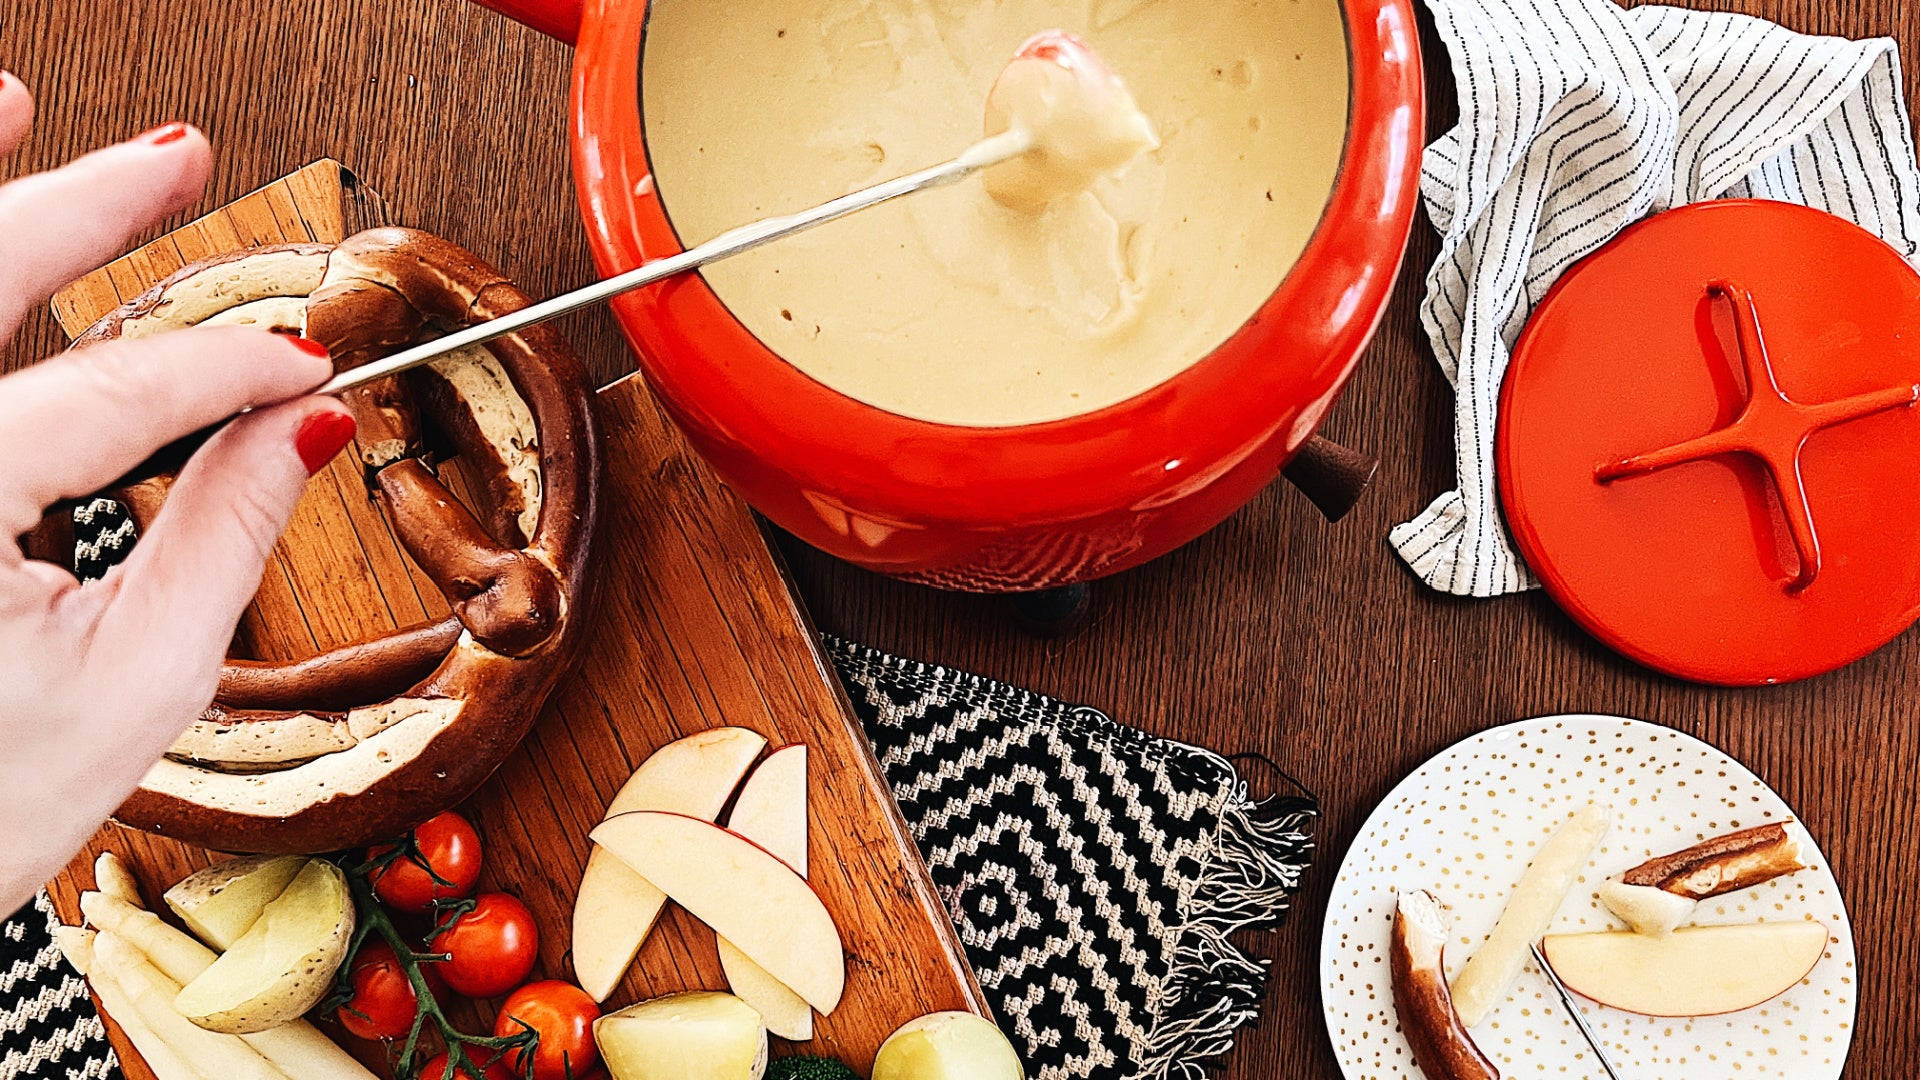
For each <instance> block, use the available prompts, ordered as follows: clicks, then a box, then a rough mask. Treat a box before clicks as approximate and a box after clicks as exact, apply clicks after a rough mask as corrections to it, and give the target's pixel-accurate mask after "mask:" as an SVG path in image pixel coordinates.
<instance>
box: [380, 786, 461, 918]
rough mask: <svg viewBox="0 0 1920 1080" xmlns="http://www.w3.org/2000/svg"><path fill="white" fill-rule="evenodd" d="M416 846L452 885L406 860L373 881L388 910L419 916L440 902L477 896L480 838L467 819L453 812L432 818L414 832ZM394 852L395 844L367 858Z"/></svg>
mask: <svg viewBox="0 0 1920 1080" xmlns="http://www.w3.org/2000/svg"><path fill="white" fill-rule="evenodd" d="M413 842H414V843H415V844H416V845H418V846H419V848H420V855H421V857H423V858H425V859H426V860H427V865H428V866H431V867H433V872H434V873H435V874H438V875H439V876H440V878H441V879H442V880H444V881H449V882H452V885H442V884H440V883H439V882H437V881H435V880H433V878H432V876H430V875H429V874H428V873H427V872H426V871H425V870H423V869H421V867H420V864H419V863H416V862H414V861H413V860H412V859H410V858H407V857H405V856H402V857H400V858H398V859H395V860H394V861H393V862H392V863H390V864H388V865H387V867H386V868H385V869H383V870H381V871H380V872H379V873H378V874H376V875H374V878H373V891H374V892H375V893H378V894H379V896H380V899H382V900H384V901H386V904H387V906H388V907H390V908H393V909H394V910H396V911H410V912H413V913H415V914H418V913H419V912H422V911H425V910H427V909H428V908H429V907H431V906H432V905H433V902H434V901H435V900H436V899H439V900H455V899H458V898H460V897H462V896H466V895H468V894H469V893H471V892H473V883H474V882H475V881H477V880H479V877H480V834H479V833H477V832H474V831H473V826H472V825H470V824H468V823H467V819H466V818H463V817H461V816H460V815H459V814H456V813H454V812H453V811H451V810H449V811H447V812H446V813H443V814H439V815H437V816H435V817H432V818H430V819H428V820H427V822H426V824H424V825H421V826H420V827H419V828H417V829H415V830H413ZM392 850H393V845H392V844H380V845H377V846H375V847H372V848H369V849H368V850H367V858H369V859H377V858H379V857H380V856H382V855H384V854H386V853H387V852H389V851H392Z"/></svg>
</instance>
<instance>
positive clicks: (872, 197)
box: [314, 129, 1033, 394]
mask: <svg viewBox="0 0 1920 1080" xmlns="http://www.w3.org/2000/svg"><path fill="white" fill-rule="evenodd" d="M1031 149H1033V139H1032V136H1030V135H1029V134H1028V133H1027V132H1025V131H1020V130H1017V129H1016V130H1012V131H1007V132H1003V133H1001V134H999V135H995V136H992V137H991V138H987V139H983V140H981V141H980V142H978V143H975V144H974V145H973V146H972V147H970V148H968V149H967V151H966V152H965V153H963V154H961V155H960V156H959V157H957V158H954V159H953V160H951V161H947V162H943V163H942V164H939V165H935V166H932V167H931V168H927V169H922V170H920V171H919V172H916V173H910V174H908V175H906V176H901V177H897V178H895V179H892V180H888V181H885V182H883V183H879V184H875V185H874V186H872V187H869V188H863V189H862V190H860V191H856V192H853V193H851V194H848V195H842V196H840V197H839V198H837V199H833V200H831V201H829V202H825V203H821V204H820V205H819V206H816V207H813V208H812V209H810V210H802V211H800V212H799V213H797V214H787V215H783V216H779V217H770V218H765V219H763V220H760V221H756V222H752V223H750V224H747V225H742V226H740V227H739V228H736V229H731V230H729V231H727V232H724V233H721V234H720V235H719V236H716V237H714V238H713V239H711V240H709V241H707V242H706V243H704V244H700V245H697V246H695V247H692V248H689V249H688V250H686V251H683V252H681V253H680V254H678V255H671V256H668V257H667V258H664V259H655V260H654V261H652V262H649V263H646V264H644V265H642V266H638V267H635V268H634V269H632V270H628V271H627V272H625V273H622V274H616V275H614V276H613V277H610V278H607V279H606V280H604V281H598V282H595V283H593V284H592V285H588V286H586V287H585V288H581V289H576V290H574V291H573V292H570V293H565V294H563V295H560V296H556V297H553V298H552V299H550V300H543V301H541V302H540V303H538V304H534V305H532V306H531V307H527V308H522V309H521V310H519V311H516V312H514V313H513V314H511V315H507V316H505V317H502V318H498V319H493V320H490V321H488V322H483V323H476V324H474V325H473V326H469V327H466V328H464V329H461V330H458V331H456V332H454V333H451V334H448V335H446V336H445V337H440V338H435V339H434V340H432V341H428V342H424V343H422V344H419V345H415V346H413V347H411V348H408V349H403V350H401V351H400V352H397V353H394V354H393V355H391V356H387V357H383V358H381V359H379V360H375V361H373V362H371V363H368V364H363V365H361V366H359V367H357V368H353V369H350V370H348V371H343V372H341V373H339V374H338V375H335V376H334V377H333V378H332V379H330V380H328V381H327V382H326V383H325V384H324V385H322V386H321V387H320V388H319V389H318V390H316V391H314V392H315V393H317V394H338V393H340V392H341V391H343V390H350V389H352V388H353V387H356V386H362V385H365V384H366V383H370V382H374V381H376V380H379V379H384V378H388V377H391V376H394V375H398V374H400V373H401V372H403V371H409V370H412V369H413V368H417V367H419V366H421V365H422V364H426V363H429V362H431V361H433V360H436V359H439V358H440V357H442V356H445V355H447V354H448V353H451V352H456V351H458V350H460V349H465V348H469V347H471V346H474V345H482V344H485V343H486V342H489V341H492V340H493V339H495V338H499V337H505V336H506V335H508V334H511V333H514V332H515V331H518V330H524V329H526V328H527V327H529V326H533V325H535V324H537V323H543V322H546V321H547V320H549V319H555V318H559V317H560V316H562V315H567V314H570V313H572V312H575V311H578V310H580V309H581V308H585V307H591V306H593V305H595V304H599V303H603V302H605V301H607V300H610V299H612V298H613V297H616V296H619V295H621V294H622V293H628V292H632V291H633V290H635V289H639V288H644V287H646V286H648V285H651V284H653V283H655V282H657V281H661V280H664V279H666V278H669V277H673V276H674V275H676V274H684V273H686V272H688V271H690V270H697V269H699V268H700V267H702V266H705V265H707V264H708V263H710V262H714V261H716V260H719V259H725V258H728V257H729V256H733V255H739V254H741V253H742V252H747V251H752V250H753V249H754V248H757V247H760V246H762V245H765V244H770V243H772V242H774V241H776V240H780V239H783V238H785V237H789V236H792V235H794V234H796V233H801V232H805V231H807V230H808V229H811V228H814V227H815V226H818V225H824V224H826V223H827V222H829V221H834V220H837V219H839V218H843V217H846V216H847V215H848V214H854V213H858V212H860V211H862V210H866V209H868V208H870V207H874V206H879V205H880V204H881V203H886V202H892V201H893V200H894V199H898V198H900V197H902V196H905V195H912V194H915V193H917V192H921V191H926V190H928V189H930V188H937V187H945V186H947V185H949V184H953V183H957V182H958V181H960V180H963V179H965V178H966V177H969V176H971V175H973V174H974V173H976V172H979V171H980V170H981V169H985V168H989V167H991V166H994V165H998V164H1000V163H1002V162H1005V161H1009V160H1011V159H1013V158H1016V157H1019V156H1020V155H1021V154H1024V153H1027V152H1028V151H1029V150H1031Z"/></svg>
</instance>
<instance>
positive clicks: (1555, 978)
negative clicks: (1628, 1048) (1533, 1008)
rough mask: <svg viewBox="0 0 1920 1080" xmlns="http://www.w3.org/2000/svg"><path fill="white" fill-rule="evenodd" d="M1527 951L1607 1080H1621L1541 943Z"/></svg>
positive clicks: (1536, 943) (1535, 943)
mask: <svg viewBox="0 0 1920 1080" xmlns="http://www.w3.org/2000/svg"><path fill="white" fill-rule="evenodd" d="M1527 950H1528V951H1529V952H1531V953H1533V962H1534V963H1535V964H1538V965H1539V966H1540V973H1541V974H1542V975H1545V976H1546V977H1547V981H1548V982H1550V983H1552V984H1553V990H1554V993H1556V994H1559V995H1560V1004H1562V1005H1565V1006H1566V1007H1567V1015H1569V1016H1571V1017H1573V1026H1574V1027H1577V1028H1579V1029H1580V1037H1581V1038H1583V1039H1585V1040H1587V1045H1588V1046H1591V1047H1593V1056H1595V1057H1597V1058H1599V1059H1600V1067H1601V1068H1602V1069H1605V1070H1606V1071H1607V1080H1620V1074H1619V1073H1617V1072H1615V1071H1614V1069H1613V1062H1611V1061H1608V1060H1607V1052H1606V1051H1605V1050H1602V1049H1601V1048H1600V1040H1599V1039H1596V1038H1594V1037H1593V1029H1592V1028H1589V1027H1588V1026H1587V1018H1586V1017H1585V1016H1582V1015H1581V1014H1580V1006H1578V1005H1576V1004H1574V1002H1573V994H1571V993H1570V992H1568V990H1567V984H1566V983H1563V982H1561V981H1560V975H1559V973H1558V972H1556V971H1554V970H1553V965H1552V964H1549V963H1547V956H1546V954H1545V953H1543V952H1541V951H1540V943H1539V942H1537V941H1536V942H1534V943H1532V944H1530V945H1528V946H1527Z"/></svg>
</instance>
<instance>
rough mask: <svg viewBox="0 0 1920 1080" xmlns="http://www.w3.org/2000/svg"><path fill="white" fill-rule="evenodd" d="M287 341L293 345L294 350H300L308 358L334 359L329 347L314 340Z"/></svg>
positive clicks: (290, 338)
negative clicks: (328, 349)
mask: <svg viewBox="0 0 1920 1080" xmlns="http://www.w3.org/2000/svg"><path fill="white" fill-rule="evenodd" d="M287 340H288V341H291V342H292V343H293V347H294V348H296V349H299V350H300V351H301V352H303V353H306V354H307V355H308V356H317V357H319V358H320V359H322V360H331V359H333V354H332V353H330V352H328V351H327V347H326V346H325V345H322V344H320V343H319V342H317V341H315V340H313V339H312V338H307V337H289V338H288V339H287Z"/></svg>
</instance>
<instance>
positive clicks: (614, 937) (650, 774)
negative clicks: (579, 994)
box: [573, 727, 767, 1001]
mask: <svg viewBox="0 0 1920 1080" xmlns="http://www.w3.org/2000/svg"><path fill="white" fill-rule="evenodd" d="M766 745H767V740H766V739H764V738H761V737H760V736H759V735H758V734H756V733H754V732H751V731H748V730H747V729H746V728H738V727H722V728H714V729H712V730H710V731H702V732H700V733H698V734H695V735H689V736H687V737H686V738H684V739H679V740H676V741H674V742H670V743H668V744H667V745H665V746H663V747H661V748H660V749H658V750H656V751H654V752H653V755H652V756H651V757H649V758H647V760H645V761H643V762H641V763H640V767H639V768H638V769H636V770H634V773H633V776H631V777H629V778H628V780H627V782H626V783H625V784H623V785H621V787H620V791H619V792H618V793H617V794H615V795H614V797H613V803H612V804H611V805H610V806H608V807H607V813H606V815H605V816H607V817H613V816H614V815H616V814H624V813H629V812H631V811H634V810H667V811H671V812H673V813H676V814H686V815H689V816H691V817H697V818H701V819H703V820H706V821H712V820H713V819H714V818H715V817H718V816H719V814H720V808H721V807H723V806H725V805H727V798H728V796H730V795H732V794H733V789H734V788H736V787H738V786H740V778H741V777H743V776H745V775H746V774H747V769H748V768H749V767H750V766H751V765H752V764H753V759H754V758H756V757H759V756H760V751H761V749H762V748H763V747H765V746H766ZM666 903H667V897H666V894H665V893H663V892H661V891H660V890H659V889H656V888H654V887H653V886H652V885H650V884H648V883H647V879H646V878H643V877H641V876H640V875H639V874H636V873H634V872H633V870H632V869H631V868H630V867H628V866H627V865H625V864H624V863H622V862H621V861H620V860H618V859H616V858H613V857H612V856H610V855H608V854H607V853H606V852H604V851H602V850H600V849H599V848H598V847H595V848H594V849H593V851H591V852H590V853H588V855H587V869H586V873H585V874H583V875H581V878H580V893H579V895H578V896H577V897H576V898H575V900H574V902H573V973H574V976H575V977H576V978H578V979H579V981H580V988H581V989H583V990H585V991H586V992H587V993H588V994H591V995H592V996H593V1000H595V1001H605V1000H606V999H607V995H609V994H611V993H613V988H614V987H615V986H616V985H618V984H619V982H620V976H621V975H623V974H625V973H626V970H627V965H629V964H631V963H633V958H634V957H635V956H636V955H638V954H639V952H640V945H641V943H642V942H644V941H646V940H647V935H648V934H649V933H651V932H652V931H653V924H654V922H655V921H657V920H658V919H659V918H660V911H661V909H662V908H664V907H665V906H666Z"/></svg>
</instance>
